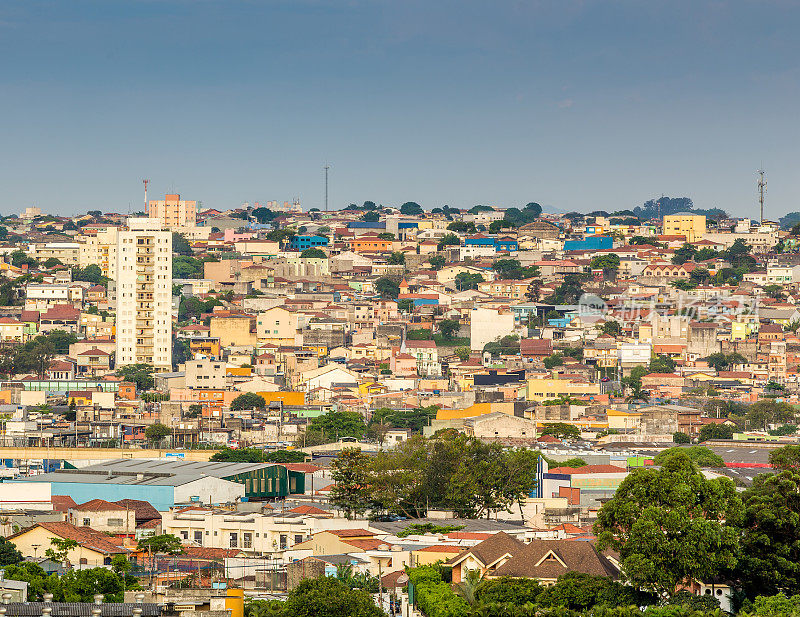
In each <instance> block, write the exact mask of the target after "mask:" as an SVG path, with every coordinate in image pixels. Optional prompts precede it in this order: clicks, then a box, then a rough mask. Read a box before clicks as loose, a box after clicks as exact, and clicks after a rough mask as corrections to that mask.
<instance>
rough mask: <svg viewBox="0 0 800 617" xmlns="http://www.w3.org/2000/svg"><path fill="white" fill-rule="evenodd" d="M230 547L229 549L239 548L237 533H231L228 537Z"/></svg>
mask: <svg viewBox="0 0 800 617" xmlns="http://www.w3.org/2000/svg"><path fill="white" fill-rule="evenodd" d="M230 547H231V548H239V534H238V533H231V535H230Z"/></svg>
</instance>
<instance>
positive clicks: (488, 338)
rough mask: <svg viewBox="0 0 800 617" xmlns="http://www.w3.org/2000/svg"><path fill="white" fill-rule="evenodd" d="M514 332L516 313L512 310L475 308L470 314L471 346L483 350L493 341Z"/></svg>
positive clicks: (473, 348)
mask: <svg viewBox="0 0 800 617" xmlns="http://www.w3.org/2000/svg"><path fill="white" fill-rule="evenodd" d="M513 332H514V313H512V312H511V311H504V310H496V309H488V308H474V309H472V313H471V314H470V334H469V339H470V348H471V349H472V350H473V351H483V348H484V346H485V345H486V343H491V342H492V341H496V340H498V339H501V338H503V337H504V336H506V335H508V334H513Z"/></svg>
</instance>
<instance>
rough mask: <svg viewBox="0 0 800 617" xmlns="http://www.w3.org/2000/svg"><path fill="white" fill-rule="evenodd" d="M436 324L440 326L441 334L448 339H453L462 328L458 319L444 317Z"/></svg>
mask: <svg viewBox="0 0 800 617" xmlns="http://www.w3.org/2000/svg"><path fill="white" fill-rule="evenodd" d="M436 326H437V327H438V328H439V332H440V334H441V335H442V336H443V337H444V338H446V339H447V340H451V339H452V338H453V336H454V335H455V334H457V333H458V331H459V330H460V329H461V323H460V322H459V321H458V319H442V321H440V322H439V323H438V324H436Z"/></svg>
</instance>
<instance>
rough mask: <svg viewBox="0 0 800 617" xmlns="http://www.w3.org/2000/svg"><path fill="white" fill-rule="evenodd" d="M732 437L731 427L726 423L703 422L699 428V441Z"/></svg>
mask: <svg viewBox="0 0 800 617" xmlns="http://www.w3.org/2000/svg"><path fill="white" fill-rule="evenodd" d="M709 439H733V429H732V428H731V427H730V426H728V425H727V424H704V425H703V426H702V427H701V428H700V441H701V442H702V441H708V440H709Z"/></svg>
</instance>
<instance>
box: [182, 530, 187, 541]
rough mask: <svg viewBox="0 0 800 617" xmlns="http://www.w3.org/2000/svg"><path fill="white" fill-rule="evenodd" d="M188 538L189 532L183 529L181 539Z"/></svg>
mask: <svg viewBox="0 0 800 617" xmlns="http://www.w3.org/2000/svg"><path fill="white" fill-rule="evenodd" d="M188 539H189V532H188V531H181V540H188Z"/></svg>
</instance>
